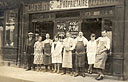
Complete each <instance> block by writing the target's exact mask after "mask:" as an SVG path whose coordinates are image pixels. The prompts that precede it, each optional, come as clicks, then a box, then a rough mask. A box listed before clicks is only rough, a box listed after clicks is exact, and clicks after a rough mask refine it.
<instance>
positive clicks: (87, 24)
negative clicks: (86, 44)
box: [81, 19, 102, 40]
mask: <svg viewBox="0 0 128 82" xmlns="http://www.w3.org/2000/svg"><path fill="white" fill-rule="evenodd" d="M101 27H102V20H101V19H85V20H83V22H82V28H81V30H82V32H83V34H84V36H85V37H86V38H87V39H88V40H90V35H91V33H95V34H96V37H99V36H101V29H102V28H101Z"/></svg>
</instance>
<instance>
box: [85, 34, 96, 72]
mask: <svg viewBox="0 0 128 82" xmlns="http://www.w3.org/2000/svg"><path fill="white" fill-rule="evenodd" d="M95 37H96V36H95V34H91V36H90V38H91V40H90V41H89V42H88V44H87V58H88V64H89V68H88V73H89V74H92V70H93V64H94V63H95V56H96V48H97V45H96V40H95Z"/></svg>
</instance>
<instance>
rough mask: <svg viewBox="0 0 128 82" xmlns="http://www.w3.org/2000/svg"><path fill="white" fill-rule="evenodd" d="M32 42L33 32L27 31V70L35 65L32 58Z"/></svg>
mask: <svg viewBox="0 0 128 82" xmlns="http://www.w3.org/2000/svg"><path fill="white" fill-rule="evenodd" d="M34 43H35V39H34V38H33V33H32V32H29V33H28V39H26V41H25V53H26V59H27V70H26V71H28V70H31V67H33V68H34V67H35V66H34V65H33V60H34V55H33V53H34Z"/></svg>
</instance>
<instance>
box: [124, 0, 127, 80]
mask: <svg viewBox="0 0 128 82" xmlns="http://www.w3.org/2000/svg"><path fill="white" fill-rule="evenodd" d="M124 14H125V22H124V23H125V32H124V37H125V38H124V69H123V70H124V72H123V73H124V79H128V0H125V13H124Z"/></svg>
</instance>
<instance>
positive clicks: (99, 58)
mask: <svg viewBox="0 0 128 82" xmlns="http://www.w3.org/2000/svg"><path fill="white" fill-rule="evenodd" d="M96 41H97V43H98V44H97V54H96V61H95V64H94V68H96V69H97V71H98V74H99V75H98V76H97V77H96V80H102V79H103V78H104V74H103V70H104V69H105V64H106V60H107V55H108V50H110V39H109V38H108V37H107V36H106V31H102V37H99V38H98V39H97V40H96Z"/></svg>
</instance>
